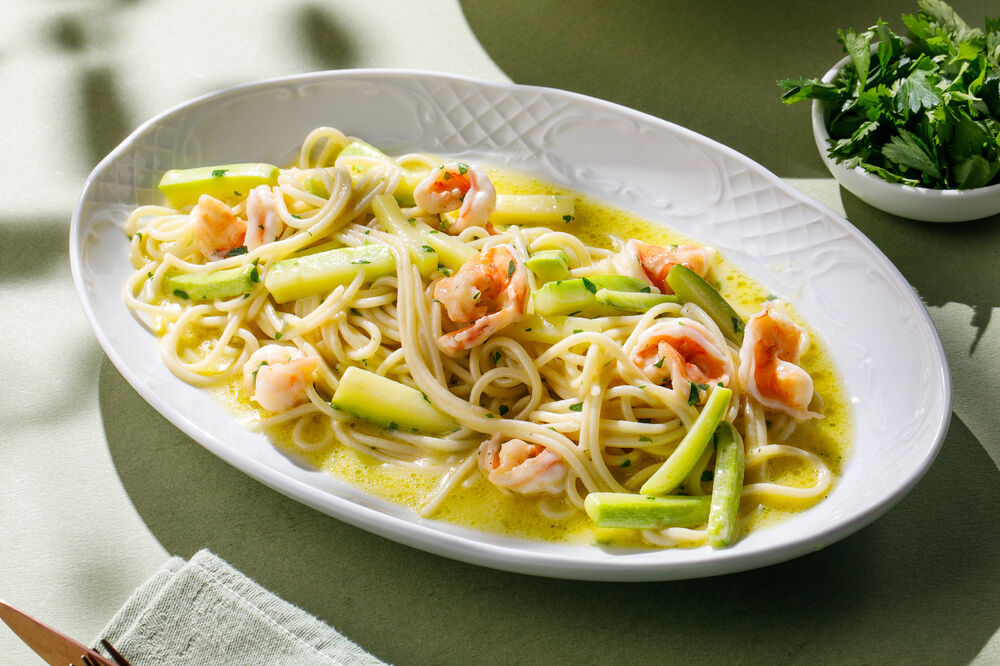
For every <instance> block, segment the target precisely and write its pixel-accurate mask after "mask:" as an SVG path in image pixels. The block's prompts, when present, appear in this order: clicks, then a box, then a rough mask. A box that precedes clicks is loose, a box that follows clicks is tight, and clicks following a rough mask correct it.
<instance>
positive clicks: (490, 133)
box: [70, 70, 951, 581]
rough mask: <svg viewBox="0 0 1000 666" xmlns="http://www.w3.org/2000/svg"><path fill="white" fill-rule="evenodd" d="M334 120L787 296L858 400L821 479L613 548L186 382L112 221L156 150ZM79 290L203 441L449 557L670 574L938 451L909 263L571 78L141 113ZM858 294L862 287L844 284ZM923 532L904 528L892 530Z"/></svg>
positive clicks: (90, 237) (392, 76) (127, 361)
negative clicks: (679, 244)
mask: <svg viewBox="0 0 1000 666" xmlns="http://www.w3.org/2000/svg"><path fill="white" fill-rule="evenodd" d="M319 125H332V126H334V127H338V128H340V129H342V130H344V131H346V132H348V133H350V134H353V135H355V136H359V137H362V138H364V139H367V140H369V141H371V142H372V143H373V144H375V145H376V146H379V147H380V148H383V149H385V150H386V151H388V152H389V153H390V154H401V153H405V152H412V151H416V150H423V151H427V152H431V153H436V154H438V155H442V156H445V155H453V156H459V155H460V156H463V157H464V158H466V159H469V160H472V159H475V160H478V161H480V162H482V161H486V162H488V163H491V164H495V165H498V166H500V165H506V166H508V167H510V168H517V169H518V170H521V171H525V172H528V173H531V174H533V175H536V176H537V177H539V178H541V179H543V180H545V181H548V182H553V183H556V184H558V185H561V186H565V187H570V188H573V189H576V190H581V191H583V192H586V193H588V194H591V195H593V196H596V197H599V198H601V199H603V200H605V201H607V202H609V203H611V204H613V205H616V206H619V207H622V208H627V209H629V210H632V211H634V212H636V213H638V214H639V215H642V216H644V217H647V218H649V219H651V220H653V221H655V222H659V223H663V224H666V225H668V226H670V227H672V228H674V229H676V230H677V231H679V232H681V233H683V234H685V235H687V236H690V237H692V238H695V239H703V240H704V241H705V242H707V243H709V244H711V245H713V246H714V247H715V248H717V249H718V250H719V251H720V252H721V253H722V254H723V255H725V256H726V257H728V258H729V259H730V260H732V261H733V262H734V264H735V265H737V266H740V267H741V268H742V269H743V270H744V271H745V272H746V273H747V274H748V275H750V276H751V277H753V278H754V279H756V280H759V281H760V282H761V283H762V284H764V285H766V287H767V288H768V290H769V291H771V292H772V293H774V294H778V295H781V296H782V297H783V298H785V299H787V300H789V301H790V302H792V303H793V304H794V305H795V307H796V308H797V310H798V311H799V312H800V313H801V314H802V316H803V317H804V318H805V319H807V320H808V321H810V322H811V323H812V324H813V326H814V327H815V329H816V330H817V332H818V335H820V336H821V337H822V338H825V342H826V344H827V345H828V347H829V348H830V350H831V352H832V354H833V356H834V359H835V362H836V364H837V366H838V367H839V368H840V371H841V375H842V378H843V380H844V382H845V384H846V386H847V391H848V393H849V395H850V399H851V402H852V406H853V408H854V431H855V438H854V445H853V452H852V454H851V456H850V461H849V462H848V464H847V465H846V467H845V469H844V474H843V477H842V478H841V479H840V481H839V482H838V483H837V484H836V486H835V487H834V489H833V491H832V492H831V493H830V495H829V497H827V498H826V499H825V500H823V501H822V502H820V503H819V504H817V505H816V506H814V507H813V508H811V509H809V510H807V511H803V512H802V513H800V514H797V515H795V516H793V517H792V518H790V519H788V520H786V521H784V522H782V523H781V524H778V525H775V526H773V527H769V528H767V529H762V530H759V531H756V532H754V533H752V534H750V535H748V536H747V537H746V538H745V539H743V540H742V541H740V542H739V543H737V544H735V545H734V546H733V547H732V548H727V549H724V550H712V549H711V548H709V547H708V546H703V547H701V548H682V549H673V550H662V551H660V550H631V549H613V548H607V547H602V546H600V545H596V544H593V545H592V544H585V545H571V544H559V543H546V542H537V541H530V540H524V539H518V538H514V537H510V536H505V535H500V534H487V533H483V532H478V531H476V530H472V529H468V528H464V527H461V526H458V525H454V524H450V523H444V522H441V521H437V520H432V519H425V518H421V517H420V516H418V515H417V514H416V513H415V512H414V511H412V510H410V509H407V508H405V507H402V506H399V505H395V504H391V503H389V502H387V501H385V500H382V499H379V498H377V497H374V496H372V495H369V494H367V493H364V492H361V491H360V490H357V489H355V488H352V487H350V486H348V485H347V484H345V483H344V482H342V481H340V480H338V479H335V478H333V477H332V476H330V475H328V474H325V473H323V472H322V471H319V470H315V469H311V468H307V467H306V466H304V465H301V464H298V462H297V461H295V460H292V459H291V458H290V457H287V456H285V455H283V454H282V453H281V452H280V451H279V450H278V449H277V448H275V447H274V446H272V445H271V442H270V441H269V440H268V439H267V438H266V437H265V436H264V435H261V434H257V433H252V432H250V431H249V430H247V429H246V427H245V426H244V425H243V423H241V422H240V421H239V420H238V419H237V418H235V417H234V416H233V415H232V414H230V413H229V412H227V411H226V410H225V408H224V406H223V405H221V404H219V403H217V402H215V401H213V400H210V399H207V398H206V396H205V394H204V393H203V392H202V390H201V389H199V388H197V387H195V386H190V385H188V384H185V383H184V382H182V381H181V380H180V379H178V378H177V377H175V376H174V375H172V374H171V373H170V372H169V371H168V370H167V369H166V367H165V366H164V365H163V363H162V362H161V361H160V357H159V354H158V351H157V342H156V338H155V337H154V336H153V335H151V334H150V333H149V332H148V331H147V330H146V329H145V328H143V327H142V326H141V325H140V324H139V322H138V321H137V320H136V318H135V317H133V316H132V313H131V312H130V311H129V310H128V308H127V307H125V304H124V302H123V300H122V285H123V284H124V283H125V280H126V279H127V278H128V276H129V275H131V273H132V270H133V269H132V266H131V263H130V262H129V259H128V238H127V237H126V235H125V233H124V232H123V229H122V223H123V220H124V219H125V217H126V215H127V214H128V211H129V210H131V209H132V208H133V207H134V206H136V205H138V204H147V203H155V202H157V201H159V199H160V193H159V192H158V191H157V189H156V183H157V182H158V180H159V178H160V176H161V175H162V173H163V172H164V171H165V170H167V169H171V168H184V167H192V166H197V165H205V164H225V163H231V162H257V161H264V162H272V163H279V164H280V163H285V162H288V161H290V160H291V159H293V158H294V157H295V155H297V153H298V145H299V143H300V142H301V141H302V139H303V137H305V135H306V134H307V133H308V132H309V131H310V130H311V129H313V128H314V127H317V126H319ZM70 261H71V266H72V269H73V277H74V280H75V282H76V286H77V289H78V290H79V294H80V299H81V302H82V304H83V309H84V312H85V313H86V315H87V318H88V319H89V321H90V323H91V325H92V326H93V328H94V332H95V335H96V336H97V339H98V341H99V342H100V343H101V345H102V346H103V347H104V350H105V351H106V352H107V354H108V357H109V358H110V359H111V361H112V362H113V363H114V364H115V366H116V367H117V368H118V369H119V370H120V371H121V373H122V375H123V376H124V377H125V379H127V380H128V381H129V383H130V384H132V386H134V387H135V389H136V390H137V391H138V392H139V393H140V394H141V395H142V396H143V398H145V399H146V400H147V401H148V402H149V404H151V405H152V406H153V407H155V408H156V409H157V410H158V411H160V412H161V413H162V414H163V415H164V416H166V417H167V418H168V419H169V420H170V421H171V422H172V423H173V424H174V425H176V426H177V427H178V428H180V429H181V430H183V431H184V432H185V433H187V434H188V435H190V436H191V437H192V438H194V439H195V440H197V441H198V442H199V443H201V444H202V445H203V446H205V447H206V448H207V449H208V450H209V451H211V452H213V453H214V454H216V455H217V456H219V457H220V458H222V459H223V460H226V461H228V462H229V463H231V464H232V465H234V466H235V467H237V468H238V469H240V470H242V471H244V472H245V473H247V474H249V475H250V476H252V477H254V478H256V479H259V480H260V481H261V482H263V483H265V484H267V485H269V486H271V487H272V488H275V489H276V490H279V491H280V492H282V493H285V494H286V495H288V496H289V497H293V498H295V499H297V500H298V501H300V502H303V503H305V504H307V505H309V506H312V507H315V508H316V509H319V510H320V511H324V512H326V513H328V514H330V515H331V516H335V517H336V518H338V519H340V520H343V521H346V522H348V523H351V524H352V525H357V526H359V527H362V528H364V529H366V530H369V531H370V532H373V533H375V534H379V535H382V536H385V537H387V538H390V539H395V540H396V541H399V542H401V543H406V544H409V545H411V546H414V547H416V548H422V549H424V550H427V551H430V552H433V553H438V554H440V555H444V556H447V557H453V558H456V559H459V560H464V561H467V562H472V563H475V564H480V565H484V566H490V567H496V568H498V569H505V570H510V571H518V572H521V573H529V574H536V575H544V576H557V577H563V578H582V579H593V580H620V581H625V580H632V581H635V580H667V579H677V578H690V577H694V576H708V575H715V574H722V573H730V572H733V571H741V570H745V569H750V568H754V567H760V566H765V565H768V564H773V563H775V562H780V561H782V560H786V559H788V558H791V557H796V556H798V555H803V554H805V553H808V552H811V551H813V550H816V549H818V548H822V547H824V546H826V545H828V544H830V543H833V542H834V541H836V540H838V539H841V538H843V537H844V536H846V535H848V534H850V533H852V532H854V531H855V530H858V529H860V528H861V527H863V526H864V525H867V524H868V523H870V522H871V521H872V520H874V519H875V518H877V517H878V516H880V515H882V514H883V513H884V512H885V511H887V510H888V509H889V507H891V506H892V505H893V504H895V503H896V502H897V501H898V500H899V499H900V498H901V497H903V495H905V494H906V492H907V491H908V490H910V489H911V488H912V487H913V486H914V484H916V482H917V480H918V479H920V477H921V476H922V475H923V474H924V472H925V471H926V470H927V468H928V467H929V466H930V464H931V461H933V460H934V457H935V455H936V454H937V451H938V449H939V448H940V446H941V441H942V439H943V438H944V435H945V432H946V431H947V428H948V421H949V417H950V416H951V380H950V375H949V373H948V367H947V362H946V360H945V356H944V351H943V349H942V347H941V342H940V340H939V339H938V337H937V333H936V331H935V330H934V325H933V323H932V322H931V320H930V317H929V316H928V314H927V311H926V310H925V309H924V307H923V305H922V304H921V302H920V299H919V298H918V297H917V295H916V293H915V292H914V291H913V288H912V287H910V285H909V284H908V283H907V281H906V279H905V278H904V277H903V276H902V275H901V274H900V273H899V271H898V270H896V268H895V267H894V266H893V265H892V264H891V263H890V262H889V260H888V259H887V258H886V257H885V255H883V254H882V253H881V252H880V251H879V250H878V248H876V247H875V246H874V245H873V244H872V243H871V242H870V241H869V240H868V239H867V238H865V237H864V236H862V235H861V233H860V232H859V231H858V230H857V229H856V228H854V227H853V226H852V225H851V224H850V223H849V222H847V221H846V220H845V219H843V218H842V217H839V216H837V215H836V214H834V213H833V212H832V211H830V210H828V209H826V208H823V207H822V206H820V205H819V204H817V203H816V202H815V201H812V200H811V199H809V198H807V197H805V196H804V195H802V194H801V193H799V192H797V191H795V190H793V189H792V188H791V187H789V186H788V185H787V184H785V183H784V182H782V181H781V180H780V179H778V178H777V177H776V176H774V175H773V174H771V173H769V172H767V171H765V170H764V169H763V168H762V167H761V166H759V165H757V164H755V163H753V162H751V161H750V160H749V159H747V158H746V157H744V156H743V155H740V154H739V153H737V152H735V151H734V150H732V149H730V148H727V147H725V146H722V145H720V144H718V143H715V142H714V141H711V140H709V139H706V138H705V137H703V136H699V135H697V134H695V133H694V132H691V131H690V130H686V129H684V128H682V127H678V126H676V125H672V124H670V123H668V122H665V121H663V120H660V119H658V118H654V117H652V116H648V115H645V114H642V113H639V112H638V111H634V110H632V109H627V108H624V107H621V106H616V105H614V104H610V103H608V102H603V101H601V100H596V99H593V98H589V97H584V96H581V95H576V94H573V93H567V92H563V91H558V90H549V89H545V88H534V87H528V86H516V85H507V84H498V83H489V82H486V81H476V80H473V79H467V78H463V77H458V76H451V75H445V74H433V73H430V72H412V71H398V70H340V71H335V72H315V73H311V74H300V75H297V76H291V77H287V78H283V79H275V80H271V81H262V82H259V83H252V84H247V85H242V86H238V87H235V88H230V89H228V90H223V91H219V92H217V93H212V94H210V95H206V96H204V97H201V98H198V99H195V100H192V101H190V102H186V103H184V104H181V105H179V106H177V107H175V108H173V109H169V110H167V111H165V112H164V113H162V114H160V115H158V116H156V117H155V118H153V119H152V120H150V121H148V122H146V123H144V124H143V125H142V126H141V127H139V128H138V129H137V130H136V131H135V132H133V133H132V134H131V135H130V136H129V137H128V138H127V139H125V141H124V142H123V143H122V144H121V145H120V146H118V147H117V148H116V149H115V150H114V151H113V152H112V153H111V154H110V155H108V157H107V158H105V159H104V160H103V161H102V162H101V163H100V164H99V165H98V166H97V168H95V169H94V172H93V173H92V174H91V176H90V178H88V179H87V183H86V185H85V187H84V189H83V192H82V194H81V196H80V201H79V204H78V206H77V208H76V211H75V213H74V215H73V222H72V227H71V230H70ZM859 295H863V296H862V297H859ZM896 547H899V548H919V547H920V543H919V540H916V539H915V540H913V541H912V542H910V543H901V544H897V545H896Z"/></svg>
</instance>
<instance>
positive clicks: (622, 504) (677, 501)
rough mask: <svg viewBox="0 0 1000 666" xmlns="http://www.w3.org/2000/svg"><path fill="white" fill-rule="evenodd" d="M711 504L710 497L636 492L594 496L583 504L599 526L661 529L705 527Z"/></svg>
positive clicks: (591, 494) (590, 496) (594, 494)
mask: <svg viewBox="0 0 1000 666" xmlns="http://www.w3.org/2000/svg"><path fill="white" fill-rule="evenodd" d="M710 504H711V498H710V497H709V496H708V495H700V496H698V497H685V496H682V495H675V496H672V497H650V496H649V495H635V494H633V493H590V494H589V495H587V498H586V499H585V500H584V501H583V508H584V509H585V510H586V511H587V515H588V516H590V518H591V520H593V521H594V524H595V525H597V526H598V527H626V528H631V529H639V530H658V529H663V528H664V527H695V526H697V525H704V524H705V521H706V520H708V515H709V507H710Z"/></svg>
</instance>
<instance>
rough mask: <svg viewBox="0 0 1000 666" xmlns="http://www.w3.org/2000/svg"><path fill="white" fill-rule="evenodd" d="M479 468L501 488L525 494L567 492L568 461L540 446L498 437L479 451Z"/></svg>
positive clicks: (486, 443)
mask: <svg viewBox="0 0 1000 666" xmlns="http://www.w3.org/2000/svg"><path fill="white" fill-rule="evenodd" d="M479 469H480V470H481V471H482V473H483V476H485V477H486V478H487V479H488V480H489V481H490V483H492V484H493V485H495V486H497V487H498V488H504V489H506V490H511V491H513V492H515V493H520V494H522V495H535V494H540V493H547V494H550V495H555V494H558V493H560V492H562V491H563V485H564V482H565V479H566V472H567V470H568V467H567V465H566V462H565V461H564V460H563V459H562V458H560V457H559V456H557V455H556V454H555V453H553V452H552V451H550V450H549V449H547V448H545V447H544V446H542V445H540V444H528V443H527V442H524V441H522V440H520V439H510V440H507V441H501V437H500V435H494V436H493V437H492V438H491V439H489V440H487V441H485V442H483V444H482V446H481V447H480V448H479Z"/></svg>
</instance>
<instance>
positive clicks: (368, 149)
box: [337, 140, 395, 164]
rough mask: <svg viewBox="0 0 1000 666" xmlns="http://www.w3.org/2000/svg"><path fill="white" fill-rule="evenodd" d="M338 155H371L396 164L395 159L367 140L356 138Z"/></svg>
mask: <svg viewBox="0 0 1000 666" xmlns="http://www.w3.org/2000/svg"><path fill="white" fill-rule="evenodd" d="M337 157H371V158H374V159H377V160H385V161H387V162H392V163H393V164H395V160H393V159H392V158H391V157H389V156H388V155H386V154H385V153H383V152H382V151H381V150H379V149H378V148H376V147H375V146H373V145H371V144H370V143H368V142H367V141H361V140H355V141H351V142H350V143H349V144H347V145H346V146H344V149H343V150H341V151H340V154H339V155H337Z"/></svg>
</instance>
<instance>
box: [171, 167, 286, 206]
mask: <svg viewBox="0 0 1000 666" xmlns="http://www.w3.org/2000/svg"><path fill="white" fill-rule="evenodd" d="M277 183H278V167H276V166H274V165H273V164H264V163H247V164H223V165H220V166H207V167H196V168H194V169H171V170H170V171H168V172H166V173H165V174H163V177H162V178H160V184H159V186H158V187H159V188H160V191H161V192H163V194H164V195H165V196H166V197H167V201H168V202H169V203H170V205H171V206H173V207H174V208H183V207H184V206H188V205H191V204H196V203H198V197H200V196H201V195H202V194H208V195H210V196H213V197H215V198H216V199H219V200H221V201H226V202H232V201H234V200H237V199H242V198H243V197H245V196H246V195H247V193H248V192H250V190H252V189H253V188H255V187H257V186H258V185H276V184H277Z"/></svg>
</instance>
